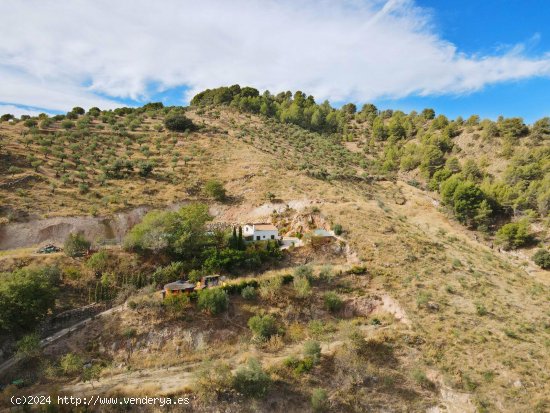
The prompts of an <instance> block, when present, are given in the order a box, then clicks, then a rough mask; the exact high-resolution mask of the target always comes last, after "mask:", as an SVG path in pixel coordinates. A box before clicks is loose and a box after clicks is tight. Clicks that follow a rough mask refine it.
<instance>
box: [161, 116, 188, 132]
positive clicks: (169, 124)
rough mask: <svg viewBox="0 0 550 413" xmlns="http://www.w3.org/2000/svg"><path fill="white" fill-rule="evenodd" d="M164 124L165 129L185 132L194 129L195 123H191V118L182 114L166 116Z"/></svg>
mask: <svg viewBox="0 0 550 413" xmlns="http://www.w3.org/2000/svg"><path fill="white" fill-rule="evenodd" d="M164 126H165V127H166V129H168V130H169V131H172V132H185V131H188V130H189V131H192V130H194V129H195V125H194V124H193V122H192V121H191V119H189V118H188V117H187V116H185V115H183V114H176V115H172V116H168V117H167V118H166V119H165V120H164Z"/></svg>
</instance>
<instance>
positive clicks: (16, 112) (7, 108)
mask: <svg viewBox="0 0 550 413" xmlns="http://www.w3.org/2000/svg"><path fill="white" fill-rule="evenodd" d="M6 113H10V114H12V115H13V116H15V117H16V118H18V117H20V116H21V115H30V116H38V115H39V114H41V113H48V112H46V111H44V110H39V109H35V108H22V107H20V106H15V105H2V104H0V115H3V114H6Z"/></svg>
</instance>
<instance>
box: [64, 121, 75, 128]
mask: <svg viewBox="0 0 550 413" xmlns="http://www.w3.org/2000/svg"><path fill="white" fill-rule="evenodd" d="M61 127H62V128H63V129H72V128H74V122H73V121H72V120H70V119H65V120H63V121H61Z"/></svg>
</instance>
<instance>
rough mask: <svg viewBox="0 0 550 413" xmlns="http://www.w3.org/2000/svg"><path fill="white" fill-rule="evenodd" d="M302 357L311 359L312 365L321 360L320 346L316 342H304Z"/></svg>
mask: <svg viewBox="0 0 550 413" xmlns="http://www.w3.org/2000/svg"><path fill="white" fill-rule="evenodd" d="M304 356H306V357H309V358H311V360H312V361H313V363H314V364H317V363H319V361H320V360H321V345H320V344H319V342H318V341H313V340H310V341H306V342H305V343H304Z"/></svg>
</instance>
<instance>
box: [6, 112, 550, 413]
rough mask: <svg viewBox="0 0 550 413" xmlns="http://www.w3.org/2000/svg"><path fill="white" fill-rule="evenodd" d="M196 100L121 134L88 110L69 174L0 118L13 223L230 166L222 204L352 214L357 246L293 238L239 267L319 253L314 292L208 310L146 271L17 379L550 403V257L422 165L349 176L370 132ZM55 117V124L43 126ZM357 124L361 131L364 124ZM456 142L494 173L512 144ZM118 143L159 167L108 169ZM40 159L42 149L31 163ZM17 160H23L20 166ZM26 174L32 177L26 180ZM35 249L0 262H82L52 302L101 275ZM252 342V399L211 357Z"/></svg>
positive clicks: (265, 406)
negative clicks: (312, 129) (471, 215)
mask: <svg viewBox="0 0 550 413" xmlns="http://www.w3.org/2000/svg"><path fill="white" fill-rule="evenodd" d="M186 115H187V116H188V117H189V118H191V119H192V120H193V122H194V123H195V124H197V125H203V128H202V129H200V130H199V131H197V132H191V133H185V134H179V133H170V132H166V131H155V130H154V128H155V127H156V126H155V125H159V124H162V115H160V114H156V115H154V116H150V115H144V118H143V121H142V123H141V124H140V126H138V127H137V128H135V130H133V131H129V132H128V133H127V134H128V136H129V137H126V138H123V137H121V138H119V137H117V134H116V133H114V132H111V131H110V130H109V128H104V129H99V128H98V125H101V124H102V122H101V121H100V120H99V119H93V120H92V121H91V123H90V124H89V125H88V126H87V127H88V128H90V129H91V130H92V131H94V133H93V136H96V138H95V140H94V142H95V146H93V147H91V146H90V145H92V144H93V142H91V141H90V139H91V138H85V139H81V140H77V141H75V143H73V145H77V146H71V144H70V143H67V145H66V153H67V155H68V157H67V160H66V161H65V162H66V163H67V165H64V167H65V169H66V170H68V171H69V170H72V169H73V167H74V166H76V165H75V164H74V161H75V160H74V159H71V154H73V153H74V154H75V155H76V154H82V153H83V155H82V156H81V162H79V164H80V165H81V166H80V168H79V169H80V171H78V169H77V170H76V171H74V172H68V174H69V176H68V177H67V176H65V175H66V173H63V172H61V173H60V172H58V173H57V174H56V171H55V169H56V168H58V167H59V165H57V161H54V160H53V159H52V154H51V153H47V152H48V151H44V150H43V149H40V148H41V146H40V145H39V144H38V143H37V142H36V139H35V140H33V142H30V143H27V141H26V139H27V137H28V133H27V136H22V134H23V132H24V131H26V130H27V128H26V127H24V126H23V124H22V123H19V124H16V125H8V124H7V123H0V134H1V135H2V137H3V140H2V142H3V147H2V150H1V151H0V154H1V155H0V156H2V162H1V163H0V179H1V181H2V183H7V182H14V184H13V186H11V187H10V188H6V187H3V188H0V201H1V204H2V210H1V212H2V219H3V220H4V225H9V222H10V221H17V220H37V219H40V218H45V217H53V216H58V217H63V216H79V215H89V214H92V215H99V216H102V215H105V216H107V215H110V214H113V213H116V212H120V211H124V210H127V209H129V208H132V207H136V206H140V205H147V206H151V207H159V208H160V207H166V206H169V205H173V204H179V203H184V202H188V201H192V200H205V199H204V195H203V194H202V192H201V191H200V189H201V188H202V187H203V185H204V183H205V182H207V181H208V180H210V179H218V180H220V181H221V182H223V183H224V186H225V188H226V190H227V193H228V195H229V198H228V200H227V201H226V202H224V203H217V202H213V201H211V200H207V202H209V203H210V206H211V210H212V211H215V213H216V214H217V217H216V218H215V220H218V221H239V220H240V218H241V217H243V216H250V217H254V216H261V215H262V213H263V214H264V216H266V217H267V218H269V219H273V220H274V221H275V222H282V221H284V220H285V219H286V221H285V222H286V225H288V226H289V229H296V225H298V224H296V222H295V223H294V224H289V222H292V220H293V218H295V217H296V216H299V215H302V218H303V219H301V220H299V224H300V225H302V224H304V223H306V224H304V225H307V222H308V219H310V218H311V217H316V218H314V219H313V222H316V223H318V222H323V223H326V225H327V226H330V225H333V224H340V225H341V226H342V227H343V229H344V233H343V235H342V237H343V239H344V240H345V241H346V242H347V243H348V248H349V250H348V251H347V254H346V250H345V247H344V246H342V248H341V251H340V253H337V252H335V253H334V256H333V257H332V258H333V259H327V254H326V251H325V252H322V251H315V249H311V250H308V251H309V253H300V252H299V250H298V249H297V250H296V251H295V252H293V253H291V254H294V255H293V257H290V258H288V259H287V261H285V263H284V264H281V267H282V268H278V269H274V270H272V271H267V272H265V273H262V274H260V275H257V274H244V275H257V279H258V280H259V281H260V285H263V284H262V283H264V284H265V283H266V281H265V280H269V279H277V278H278V277H281V276H283V275H287V274H293V273H294V272H295V271H296V265H298V264H304V263H306V262H307V263H309V264H310V268H311V269H312V270H313V275H312V278H311V292H310V293H308V294H306V295H305V296H300V295H301V294H300V293H299V290H298V289H297V288H294V287H293V283H292V282H290V283H288V284H284V285H281V286H277V285H275V286H271V287H269V286H268V287H265V288H264V290H263V292H262V288H261V287H260V288H259V289H258V290H259V296H258V297H256V298H254V299H249V300H246V299H244V298H243V297H241V296H240V295H238V294H237V295H231V296H230V304H229V308H228V310H227V312H225V313H222V314H219V315H206V314H204V313H202V312H200V311H198V310H197V309H196V308H195V307H194V306H189V307H188V308H187V309H186V310H185V311H181V312H170V311H168V310H167V309H165V308H163V307H162V306H161V305H160V299H159V298H158V296H157V295H155V294H154V293H152V292H151V289H150V288H149V289H147V288H146V289H145V290H142V291H140V292H136V291H134V292H131V293H130V298H129V300H128V302H127V304H126V306H125V307H124V308H123V309H122V311H120V312H117V313H114V314H112V315H109V316H107V317H105V319H98V320H95V321H93V322H92V323H91V324H90V325H89V326H88V327H86V328H85V329H83V330H81V331H80V332H77V333H75V334H73V335H71V336H70V337H68V338H67V339H64V340H63V341H60V342H58V343H56V344H55V345H52V346H50V347H47V348H46V349H45V350H44V353H45V357H44V360H45V363H44V364H43V365H42V366H41V369H39V370H40V371H39V372H37V369H36V366H35V365H33V364H32V363H31V364H30V365H23V366H22V367H21V370H20V372H25V374H27V373H28V374H30V375H34V377H37V379H36V382H35V384H33V386H32V387H31V388H30V389H29V388H24V389H21V390H17V389H15V388H13V386H10V387H9V388H7V389H5V390H4V394H5V395H7V394H9V393H10V392H24V393H25V394H29V393H37V392H40V391H43V392H60V393H66V392H68V391H72V392H74V393H75V394H82V393H87V394H95V393H98V392H99V393H103V394H131V395H143V394H144V393H146V394H150V395H180V394H182V393H188V392H192V393H194V394H195V395H198V399H197V400H196V401H195V406H194V407H195V410H194V411H197V410H198V411H200V410H201V409H202V410H203V411H211V409H212V408H213V406H217V407H218V408H220V409H223V408H227V409H228V410H227V411H300V410H302V411H303V410H306V411H307V410H308V409H311V408H312V403H311V397H312V394H313V393H315V392H316V391H315V390H314V389H318V388H322V389H324V390H325V392H326V396H327V398H328V402H327V403H329V404H330V406H331V409H332V410H331V411H357V412H359V411H403V412H404V411H426V410H427V409H431V410H430V411H431V412H436V411H441V412H445V411H449V412H451V411H454V412H468V411H472V412H473V411H488V412H493V411H494V412H497V411H498V412H500V411H503V412H508V411H509V412H544V411H548V409H550V400H549V398H548V394H550V385H549V383H550V373H549V372H550V357H549V354H550V326H549V322H548V319H549V316H550V306H549V304H548V303H549V299H550V277H549V275H548V272H547V271H543V270H540V269H538V268H536V267H535V266H534V265H533V264H532V263H531V262H529V261H528V259H527V256H525V257H523V256H522V255H521V254H515V255H514V254H511V253H507V252H498V251H497V250H496V248H495V249H491V248H490V247H489V241H485V240H484V239H483V238H484V237H483V236H482V235H477V236H476V235H474V232H472V231H468V230H467V229H465V228H464V227H463V226H461V225H460V224H459V223H457V222H456V221H454V220H453V219H452V218H451V217H450V216H449V215H448V214H447V212H446V211H445V210H444V209H443V208H442V207H440V206H438V205H437V203H436V202H435V201H434V200H433V199H432V197H436V195H435V194H433V193H432V194H431V195H430V194H428V193H427V192H426V191H422V190H420V189H417V188H415V187H413V186H411V185H409V184H407V183H405V181H407V180H409V181H410V180H411V179H418V180H421V177H420V175H419V174H418V172H417V171H416V172H415V171H409V172H404V173H403V174H401V175H394V176H392V177H391V179H380V180H379V177H373V176H371V177H370V178H369V179H354V178H350V176H360V175H361V174H362V173H364V172H368V171H369V169H368V166H366V165H364V164H361V162H360V151H363V148H364V146H365V145H369V143H368V142H367V141H363V140H361V139H359V140H358V141H356V142H352V143H351V144H347V145H348V146H347V147H349V148H350V149H352V151H348V150H346V149H344V146H342V145H340V144H339V143H336V142H331V141H330V140H324V141H323V140H322V139H323V138H320V137H319V135H316V134H309V133H307V132H303V130H301V129H300V128H299V127H297V126H292V125H285V124H280V123H277V122H274V121H271V120H265V119H263V118H260V117H258V116H254V115H246V114H242V113H238V112H237V111H235V110H233V109H227V108H226V109H224V108H216V109H206V110H205V109H189V110H187V111H186ZM123 121H124V118H121V119H120V122H123ZM59 127H60V126H59V125H58V124H54V125H52V126H50V127H49V128H47V129H46V132H48V134H47V135H46V136H50V135H51V136H53V135H52V134H51V133H49V132H52V133H53V132H55V131H56V130H59ZM350 128H351V129H350V130H351V131H352V132H353V130H356V131H361V130H362V129H361V128H364V125H361V124H355V125H352V126H351V127H350ZM76 130H77V131H78V129H76ZM350 133H351V132H350ZM139 136H144V138H139ZM293 136H294V138H293ZM140 139H142V140H143V141H142V142H141V143H139V142H138V141H139V140H140ZM455 144H457V145H460V146H461V147H463V153H462V155H461V156H464V157H466V156H470V155H472V156H473V155H476V154H479V153H483V156H484V157H486V158H487V159H488V165H489V166H488V168H489V170H491V172H492V173H494V174H497V175H498V174H500V173H502V172H503V171H504V170H505V168H506V165H507V161H506V160H504V159H501V158H498V159H497V158H496V157H494V154H492V151H491V150H490V148H488V147H480V142H479V140H478V138H475V136H473V133H471V132H466V131H465V132H464V133H463V134H461V135H460V136H458V137H457V138H455ZM144 146H147V147H148V150H147V151H144V150H143V147H144ZM481 146H482V145H481ZM90 148H91V149H90ZM140 148H141V149H140ZM380 150H382V149H381V148H380ZM108 151H112V152H110V155H109V156H112V157H121V156H123V155H124V156H127V157H128V158H129V159H133V160H138V159H141V160H147V159H154V160H155V162H156V166H155V168H154V169H153V171H152V172H151V173H150V174H148V175H147V176H145V177H141V176H139V173H138V172H137V171H134V172H131V173H129V176H126V177H123V178H121V179H109V180H106V181H105V182H104V181H103V178H102V176H101V174H102V172H101V167H100V166H101V165H100V164H99V162H100V159H97V158H94V154H98V153H107V152H108ZM373 151H374V150H372V151H371V155H369V156H374V155H372V153H373ZM480 151H481V152H480ZM374 152H375V151H374ZM7 153H9V155H7ZM29 153H32V154H34V156H35V158H34V159H33V160H29V159H28V157H27V155H28V154H29ZM492 157H493V158H494V159H493V158H492ZM36 160H39V161H41V162H40V163H39V164H37V163H35V164H34V166H32V165H31V163H33V162H36ZM493 161H494V162H493ZM13 165H16V166H18V167H20V168H21V170H17V171H15V172H14V173H12V172H13V170H12V172H8V167H9V166H13ZM321 169H325V170H326V171H327V172H328V173H338V174H340V175H342V177H341V178H340V179H334V180H331V181H327V180H321V179H317V178H316V177H315V173H316V172H315V171H319V170H321ZM78 172H82V174H80V175H78ZM26 176H29V177H32V178H25V179H23V180H21V179H22V178H24V177H26ZM17 181H18V182H17ZM81 183H84V184H85V185H86V187H84V186H82V185H80V186H79V184H81ZM268 193H271V194H272V195H273V196H272V197H271V200H267V198H269V196H268V195H267V194H268ZM291 202H294V205H296V208H295V209H292V210H288V211H286V212H285V213H281V214H274V215H273V216H272V217H271V216H270V215H271V211H269V209H271V208H274V209H275V208H278V207H280V205H281V203H283V204H284V203H288V204H290V203H291ZM255 214H256V215H255ZM285 214H286V216H285ZM315 220H317V221H315ZM293 225H294V226H293ZM312 225H313V224H312ZM543 238H544V236H543ZM478 239H479V241H478ZM306 248H311V247H306ZM31 251H33V250H28V249H21V250H17V251H5V252H2V253H0V268H1V269H2V271H7V270H10V269H13V268H15V267H21V266H24V265H29V264H44V263H56V264H57V265H60V266H61V267H62V268H63V269H64V270H65V272H66V273H67V269H71V268H73V269H75V271H77V272H78V271H81V272H82V274H83V276H82V278H80V279H71V278H70V277H68V276H64V278H63V284H62V286H61V288H62V290H63V295H62V296H61V298H59V299H58V303H57V306H58V307H59V308H71V307H74V306H78V305H79V304H80V305H81V304H86V303H87V302H88V299H89V291H88V290H87V287H86V286H87V284H86V279H87V278H90V279H92V278H93V274H91V273H90V272H89V271H87V270H85V269H83V268H84V264H83V261H82V260H78V259H77V260H75V259H70V258H67V257H64V256H63V255H61V254H54V255H52V256H47V257H43V256H37V255H35V254H33V253H32V252H31ZM110 251H111V254H113V256H117V257H119V258H118V259H119V260H121V262H125V265H126V266H127V268H133V267H132V266H142V267H143V268H146V269H150V271H153V270H154V263H153V262H152V261H151V260H149V261H147V260H146V261H145V262H141V263H139V264H138V263H137V262H134V261H135V260H136V258H135V257H132V256H131V255H130V254H127V253H124V252H122V251H120V250H119V248H118V247H116V246H115V247H111V248H110ZM335 251H336V250H335ZM300 254H302V255H300ZM331 261H333V262H332V263H333V264H334V265H332V266H331V267H330V270H329V269H328V268H329V267H327V266H326V265H327V263H330V262H331ZM363 267H364V268H365V269H366V271H365V272H364V273H363V270H362V268H363ZM75 271H73V273H75ZM354 272H356V273H358V274H354ZM69 273H71V272H70V271H69ZM329 291H333V292H335V293H336V294H338V296H339V297H340V298H341V300H342V302H343V304H342V306H341V308H339V309H337V310H335V311H332V312H331V311H329V310H328V309H327V307H326V305H325V303H324V294H326V293H327V292H329ZM255 314H263V315H266V314H269V315H271V316H273V318H274V319H275V324H276V330H275V331H274V332H273V333H272V334H270V338H269V339H267V340H265V341H259V340H258V339H257V338H254V337H253V334H252V332H251V330H250V329H249V327H248V326H247V321H248V319H249V318H250V317H252V316H253V315H255ZM358 337H359V338H358ZM311 340H314V341H316V342H318V343H319V345H320V355H316V356H315V357H313V359H315V360H314V362H313V363H312V365H311V366H309V367H308V366H307V361H305V360H306V358H307V357H308V354H309V353H307V351H306V352H305V353H304V346H305V345H306V343H307V342H308V341H311ZM67 353H71V354H81V355H82V356H83V357H84V358H85V359H86V360H92V361H93V362H94V363H96V362H98V363H102V364H103V365H104V368H103V370H102V371H101V373H100V376H99V377H98V378H97V379H95V380H92V381H86V382H84V381H82V380H81V378H80V377H77V375H76V374H71V373H67V374H59V372H58V371H57V373H56V370H55V367H54V366H55V365H57V364H56V363H58V361H59V359H60V357H62V356H63V355H65V354H67ZM250 358H256V359H258V360H259V361H260V362H261V364H262V365H263V368H264V370H265V371H266V372H268V373H269V375H270V376H271V378H272V380H273V382H272V384H271V386H270V388H269V390H268V391H267V394H266V395H265V397H263V398H259V399H245V398H243V397H242V396H237V395H235V394H234V393H232V390H226V389H225V387H224V385H225V386H228V385H227V380H228V379H227V377H216V378H215V379H213V378H211V377H210V379H212V380H210V381H209V380H206V379H205V375H207V373H205V372H206V371H217V372H224V371H225V372H226V373H227V374H229V375H231V374H234V373H235V372H236V371H237V370H238V368H239V366H242V365H244V364H245V363H246V360H247V359H250ZM220 361H221V362H223V363H225V364H227V366H226V367H223V366H221V365H220ZM304 362H305V364H304ZM21 374H22V373H21ZM220 376H223V374H222V373H220ZM14 377H15V376H14ZM201 380H202V381H201ZM216 380H217V381H216ZM207 382H208V383H211V382H213V383H215V384H217V385H219V386H220V388H219V389H218V390H219V394H218V397H217V398H216V397H212V394H213V391H214V388H215V386H214V387H208V386H206V385H203V386H202V387H201V386H200V385H197V383H199V384H200V383H203V384H204V383H207ZM214 393H215V392H214ZM317 394H319V391H317ZM321 407H322V406H321Z"/></svg>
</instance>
